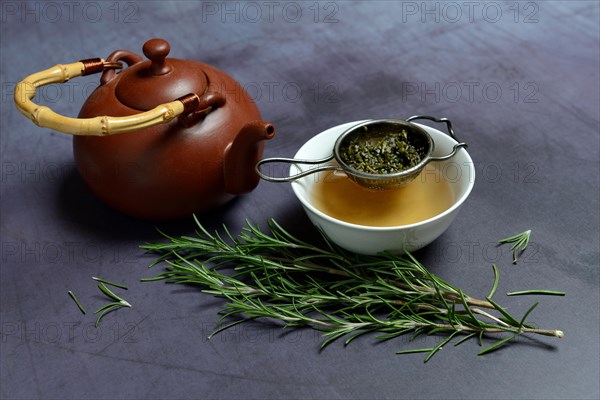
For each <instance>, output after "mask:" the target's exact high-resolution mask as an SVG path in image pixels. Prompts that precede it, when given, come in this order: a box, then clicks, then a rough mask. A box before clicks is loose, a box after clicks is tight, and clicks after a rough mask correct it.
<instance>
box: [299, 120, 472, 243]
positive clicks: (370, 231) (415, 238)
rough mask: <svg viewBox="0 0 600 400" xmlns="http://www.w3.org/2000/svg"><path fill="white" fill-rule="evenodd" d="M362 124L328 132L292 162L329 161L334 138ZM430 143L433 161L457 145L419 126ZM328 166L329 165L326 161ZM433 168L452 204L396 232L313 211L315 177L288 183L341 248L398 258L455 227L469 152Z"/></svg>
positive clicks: (467, 182) (468, 175)
mask: <svg viewBox="0 0 600 400" xmlns="http://www.w3.org/2000/svg"><path fill="white" fill-rule="evenodd" d="M360 122H362V121H356V122H350V123H347V124H343V125H339V126H336V127H333V128H330V129H328V130H326V131H324V132H321V133H319V134H318V135H316V136H314V137H313V138H311V139H310V140H309V141H308V142H306V143H305V144H304V145H303V146H302V147H301V148H300V149H299V150H298V152H297V153H296V155H295V156H294V158H296V159H319V158H326V157H327V156H329V155H331V152H332V149H333V146H334V144H335V141H336V140H337V138H338V137H339V136H340V135H341V134H342V133H343V132H345V131H346V130H347V129H349V128H351V127H352V126H354V125H356V124H358V123H360ZM415 125H419V126H420V127H421V128H423V129H425V130H426V131H427V133H428V134H429V135H430V136H431V138H432V139H433V142H434V143H435V148H434V150H433V154H432V155H433V156H435V157H438V156H444V155H446V154H448V153H449V152H451V151H452V148H453V147H454V145H455V144H456V143H457V142H456V141H455V140H454V139H452V138H451V137H450V136H448V135H446V134H445V133H443V132H441V131H439V130H437V129H434V128H431V127H428V126H425V125H421V124H415ZM330 163H334V161H331V162H330ZM435 163H436V164H437V168H439V171H440V172H441V173H442V174H443V176H444V178H445V179H446V181H447V182H448V184H449V186H450V188H451V190H452V192H453V194H454V196H453V197H454V201H453V203H452V205H451V206H450V207H449V208H448V209H446V210H445V211H443V212H441V213H439V214H437V215H435V216H434V217H431V218H429V219H426V220H424V221H420V222H417V223H413V224H410V225H400V226H388V227H378V226H366V225H357V224H352V223H349V222H345V221H342V220H340V219H336V218H334V217H331V216H329V215H327V214H325V213H323V212H322V211H320V210H318V209H317V208H316V207H315V206H314V204H313V203H312V200H311V198H312V192H313V190H314V188H315V183H316V182H317V181H318V177H317V176H314V175H308V176H305V177H303V178H300V179H298V180H296V181H294V182H292V189H293V191H294V194H295V195H296V197H297V198H298V200H300V203H301V204H302V206H303V208H304V210H305V212H306V213H307V215H308V217H309V219H310V220H311V221H312V223H313V224H314V225H315V226H316V227H317V228H319V229H320V230H321V231H322V232H323V233H324V234H325V235H327V237H328V238H329V239H330V240H331V241H333V242H334V243H336V244H337V245H339V246H340V247H342V248H344V249H346V250H350V251H353V252H355V253H360V254H377V253H381V252H383V251H389V252H393V253H402V252H404V250H407V251H415V250H418V249H420V248H422V247H424V246H426V245H428V244H429V243H431V242H433V241H434V240H435V239H437V238H438V237H439V236H440V235H441V234H442V233H444V231H446V229H448V227H449V226H450V224H451V223H452V221H454V218H455V217H456V215H457V214H458V211H459V209H460V208H461V206H462V204H463V203H464V202H465V200H466V199H467V197H468V196H469V194H470V193H471V190H472V189H473V185H474V183H475V168H474V165H473V160H472V159H471V157H470V156H469V154H468V152H467V151H466V150H465V149H464V148H461V149H459V150H458V152H457V153H456V154H455V155H454V156H453V157H452V158H451V159H449V160H445V161H435ZM310 168H314V165H313V166H310V165H300V164H293V165H292V166H291V167H290V174H296V173H299V172H302V171H305V170H307V169H310Z"/></svg>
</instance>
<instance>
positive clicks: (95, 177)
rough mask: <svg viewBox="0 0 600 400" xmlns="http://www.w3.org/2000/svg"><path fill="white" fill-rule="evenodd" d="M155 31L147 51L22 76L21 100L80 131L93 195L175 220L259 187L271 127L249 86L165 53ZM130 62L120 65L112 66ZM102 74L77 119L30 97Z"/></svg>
mask: <svg viewBox="0 0 600 400" xmlns="http://www.w3.org/2000/svg"><path fill="white" fill-rule="evenodd" d="M169 51H170V46H169V44H168V43H167V42H166V41H165V40H163V39H151V40H149V41H147V42H146V43H145V44H144V46H143V52H144V55H145V56H146V57H147V58H148V59H149V60H147V61H144V59H143V58H142V57H141V56H139V55H137V54H135V53H133V52H130V51H127V50H117V51H115V52H113V53H112V54H110V55H109V56H108V58H107V59H106V60H103V59H88V60H82V61H79V62H76V63H72V64H65V65H57V66H55V67H52V68H50V69H47V70H45V71H42V72H38V73H36V74H33V75H30V76H28V77H27V78H25V79H24V80H23V81H21V82H20V83H19V84H17V86H16V88H15V93H14V97H15V103H16V105H17V108H18V109H19V111H21V113H23V114H24V115H25V116H26V117H28V118H29V119H31V120H32V121H33V122H34V123H36V124H37V125H39V126H42V127H47V128H50V129H54V130H58V131H61V132H65V133H69V134H73V135H75V136H74V137H73V152H74V157H75V162H76V165H77V169H78V170H79V172H80V174H81V176H82V177H83V179H84V180H85V182H86V183H87V184H88V186H89V187H90V188H91V189H92V191H93V192H94V193H96V195H97V196H98V197H99V198H101V199H102V200H103V201H104V202H106V203H107V204H109V205H110V206H112V207H114V208H115V209H117V210H120V211H122V212H124V213H126V214H129V215H133V216H136V217H141V218H147V219H175V218H180V217H185V216H188V215H190V214H192V213H200V212H204V211H207V210H209V209H212V208H214V207H217V206H220V205H222V204H224V203H225V202H227V201H228V200H230V199H232V198H233V197H234V196H236V195H239V194H242V193H246V192H249V191H251V190H253V189H254V188H255V187H256V185H257V184H258V181H259V177H258V175H257V174H256V172H255V170H254V166H255V164H256V162H257V161H258V160H259V159H260V158H261V156H262V150H263V144H264V143H263V141H264V140H266V139H271V138H272V137H273V136H274V134H275V128H274V127H273V125H272V124H270V123H268V122H264V121H262V120H261V116H260V112H259V110H258V108H257V107H256V104H255V103H254V101H253V100H252V98H251V97H250V96H249V95H248V93H247V92H246V91H245V90H244V88H243V87H242V86H241V85H240V84H238V83H237V82H236V81H235V80H233V79H232V78H231V77H230V76H229V75H227V74H226V73H224V72H223V71H221V70H219V69H217V68H215V67H212V66H210V65H207V64H204V63H201V62H196V61H187V60H180V59H175V58H168V57H167V55H168V54H169ZM123 62H124V63H125V64H127V68H125V69H123V70H122V71H121V72H119V73H116V69H118V68H120V67H122V63H123ZM98 72H102V76H101V78H100V86H98V87H97V88H96V90H94V92H93V93H92V94H91V95H90V97H89V98H88V99H87V100H86V101H85V103H84V104H83V107H82V109H81V111H80V113H79V117H78V118H69V117H64V116H61V115H59V114H56V113H55V112H53V111H52V110H50V109H49V108H48V107H45V106H39V105H37V104H35V103H33V102H32V101H31V99H32V98H33V97H34V96H35V88H36V87H39V86H42V85H46V84H50V83H62V82H65V81H66V80H68V79H70V78H73V77H76V76H82V75H88V74H91V73H98Z"/></svg>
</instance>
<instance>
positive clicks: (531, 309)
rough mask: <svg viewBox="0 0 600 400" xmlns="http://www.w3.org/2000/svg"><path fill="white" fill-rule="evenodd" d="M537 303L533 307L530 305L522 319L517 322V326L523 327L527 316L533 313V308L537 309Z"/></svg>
mask: <svg viewBox="0 0 600 400" xmlns="http://www.w3.org/2000/svg"><path fill="white" fill-rule="evenodd" d="M538 304H539V303H535V304H534V305H532V306H531V307H530V308H529V310H527V312H526V313H525V314H524V315H523V318H521V321H520V322H519V326H521V327H523V326H525V325H524V324H525V320H526V319H527V317H528V316H529V314H531V312H532V311H533V309H534V308H536V307H537V305H538Z"/></svg>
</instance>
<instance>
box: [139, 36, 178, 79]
mask: <svg viewBox="0 0 600 400" xmlns="http://www.w3.org/2000/svg"><path fill="white" fill-rule="evenodd" d="M142 50H143V52H144V55H145V56H146V57H148V59H149V60H150V61H152V65H150V72H151V73H152V75H154V76H158V75H164V74H167V73H169V72H171V66H170V65H169V64H167V62H166V60H165V59H166V58H167V56H168V55H169V51H171V46H170V45H169V42H167V41H166V40H164V39H150V40H148V41H147V42H146V43H144V47H143V48H142Z"/></svg>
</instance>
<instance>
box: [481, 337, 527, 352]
mask: <svg viewBox="0 0 600 400" xmlns="http://www.w3.org/2000/svg"><path fill="white" fill-rule="evenodd" d="M517 336H519V334H518V333H516V334H514V335H512V336H508V337H505V338H504V339H501V340H498V341H497V342H496V343H494V344H492V345H491V346H489V347H486V348H485V349H483V350H481V351H480V352H479V353H477V355H478V356H481V355H484V354H486V353H489V352H491V351H494V350H496V349H498V348H499V347H501V346H502V345H504V344H505V343H506V342H508V341H510V340H512V339H514V338H515V337H517Z"/></svg>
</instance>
